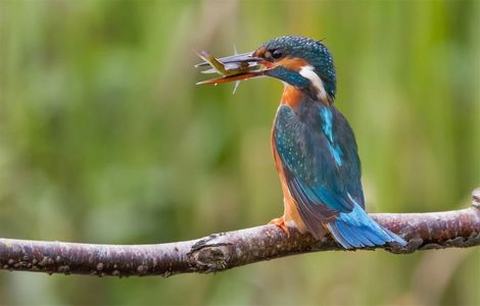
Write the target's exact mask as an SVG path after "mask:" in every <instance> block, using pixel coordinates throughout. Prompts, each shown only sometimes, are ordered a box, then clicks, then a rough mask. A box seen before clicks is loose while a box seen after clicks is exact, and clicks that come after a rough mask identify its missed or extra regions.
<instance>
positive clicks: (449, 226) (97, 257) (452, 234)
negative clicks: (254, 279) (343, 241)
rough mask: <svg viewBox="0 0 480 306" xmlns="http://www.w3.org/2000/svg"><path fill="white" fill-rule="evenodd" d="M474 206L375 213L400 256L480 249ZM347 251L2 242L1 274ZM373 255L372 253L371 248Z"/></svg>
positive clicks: (216, 263) (182, 268)
mask: <svg viewBox="0 0 480 306" xmlns="http://www.w3.org/2000/svg"><path fill="white" fill-rule="evenodd" d="M472 199H473V203H472V207H470V208H466V209H462V210H456V211H446V212H432V213H403V214H371V216H372V217H373V218H374V219H375V220H376V221H377V222H379V223H380V224H381V225H383V226H385V227H386V228H388V229H390V230H392V231H393V232H395V233H398V234H399V235H400V236H402V237H403V238H405V240H407V241H408V245H407V246H406V247H404V248H399V247H398V246H388V247H385V248H384V249H385V250H387V251H389V252H392V253H397V254H402V253H411V252H415V251H418V250H426V249H439V248H450V247H472V246H478V245H480V188H479V189H476V190H475V191H474V192H473V195H472ZM333 250H336V251H342V250H343V251H344V249H342V248H341V247H340V246H339V245H338V244H337V243H335V241H333V240H332V238H331V237H330V236H326V237H324V238H323V239H322V240H318V241H316V240H315V239H313V237H312V236H311V235H309V234H301V233H299V232H298V231H296V230H294V229H291V233H290V236H287V235H285V234H284V233H283V232H282V231H281V230H280V229H279V228H277V227H276V226H274V225H262V226H257V227H252V228H248V229H242V230H238V231H232V232H226V233H218V234H212V235H210V236H207V237H203V238H200V239H196V240H190V241H182V242H174V243H163V244H151V245H103V244H102V245H100V244H81V243H69V242H58V241H55V242H49V241H29V240H16V239H2V238H0V269H4V270H10V271H20V270H21V271H32V272H46V273H49V274H52V273H63V274H87V275H97V276H117V277H125V276H132V275H137V276H145V275H160V276H163V277H168V276H170V275H173V274H179V273H190V272H201V273H208V272H218V271H222V270H227V269H231V268H233V267H238V266H242V265H247V264H250V263H254V262H258V261H264V260H269V259H273V258H278V257H283V256H289V255H294V254H301V253H307V252H315V251H333ZM370 250H372V249H370Z"/></svg>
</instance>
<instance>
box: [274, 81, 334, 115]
mask: <svg viewBox="0 0 480 306" xmlns="http://www.w3.org/2000/svg"><path fill="white" fill-rule="evenodd" d="M307 100H312V101H318V102H319V103H322V104H324V105H331V104H332V102H333V101H332V100H331V99H329V98H328V97H327V98H326V99H324V100H323V99H318V98H317V97H316V96H315V97H314V98H312V96H311V95H310V94H309V93H307V92H304V90H302V89H299V88H297V87H295V86H292V85H289V84H285V87H284V88H283V94H282V99H281V101H280V103H281V104H286V105H288V106H290V107H291V108H292V109H294V110H298V108H299V106H300V105H301V104H302V103H303V102H304V101H307Z"/></svg>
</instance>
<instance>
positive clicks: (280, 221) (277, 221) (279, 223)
mask: <svg viewBox="0 0 480 306" xmlns="http://www.w3.org/2000/svg"><path fill="white" fill-rule="evenodd" d="M268 224H275V225H276V226H278V227H279V228H280V229H281V230H282V231H283V232H284V233H285V234H287V236H288V237H290V232H289V231H288V227H287V224H285V218H284V217H283V216H281V217H280V218H275V219H272V221H270V222H268Z"/></svg>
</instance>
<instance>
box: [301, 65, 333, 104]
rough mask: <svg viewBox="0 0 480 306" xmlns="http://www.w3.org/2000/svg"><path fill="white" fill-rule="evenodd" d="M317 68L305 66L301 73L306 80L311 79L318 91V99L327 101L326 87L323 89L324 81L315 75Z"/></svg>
mask: <svg viewBox="0 0 480 306" xmlns="http://www.w3.org/2000/svg"><path fill="white" fill-rule="evenodd" d="M314 70H315V68H313V66H310V65H307V66H303V67H302V68H301V69H300V71H299V73H300V75H301V76H303V77H304V78H306V79H309V80H310V82H312V86H313V87H315V89H316V90H317V97H318V98H319V99H320V100H322V101H325V100H326V99H327V92H326V91H325V87H323V82H322V79H321V78H320V77H319V76H318V74H316V73H315V71H314Z"/></svg>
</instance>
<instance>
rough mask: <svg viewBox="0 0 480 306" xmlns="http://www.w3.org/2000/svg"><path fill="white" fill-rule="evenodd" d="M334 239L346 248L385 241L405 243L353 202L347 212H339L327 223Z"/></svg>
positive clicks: (383, 242)
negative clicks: (350, 209)
mask: <svg viewBox="0 0 480 306" xmlns="http://www.w3.org/2000/svg"><path fill="white" fill-rule="evenodd" d="M327 228H328V229H329V231H330V233H331V234H332V235H333V237H334V238H335V240H336V241H337V242H338V243H340V244H341V245H342V246H343V247H344V248H346V249H352V248H362V247H373V246H381V245H385V244H387V243H397V244H399V245H401V246H404V245H406V242H405V240H404V239H403V238H401V237H399V236H398V235H396V234H394V233H392V232H391V231H389V230H388V229H386V228H384V227H382V226H380V225H379V224H378V223H376V222H375V221H374V220H373V219H372V218H370V216H368V214H367V213H366V212H365V211H364V210H363V209H362V208H361V207H360V206H359V205H358V204H355V207H354V208H353V210H352V211H351V212H349V213H340V214H339V215H338V217H337V219H336V220H335V221H332V222H330V223H328V224H327Z"/></svg>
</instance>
